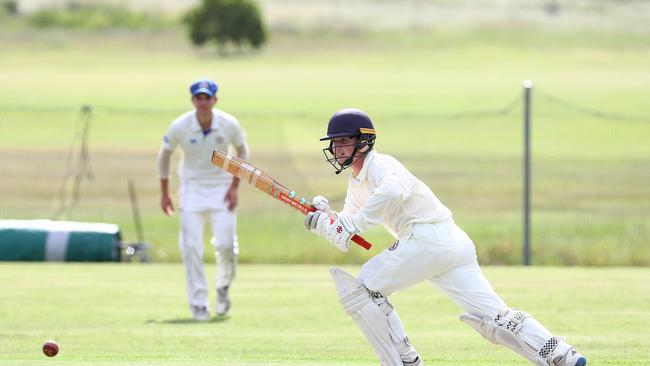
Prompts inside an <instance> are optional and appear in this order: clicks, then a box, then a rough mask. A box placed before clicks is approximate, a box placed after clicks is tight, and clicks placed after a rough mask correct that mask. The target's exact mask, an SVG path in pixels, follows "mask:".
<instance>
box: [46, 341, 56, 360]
mask: <svg viewBox="0 0 650 366" xmlns="http://www.w3.org/2000/svg"><path fill="white" fill-rule="evenodd" d="M43 353H44V354H45V356H47V357H54V356H56V354H57V353H59V345H58V344H56V342H54V341H47V342H45V343H43Z"/></svg>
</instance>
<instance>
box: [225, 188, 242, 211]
mask: <svg viewBox="0 0 650 366" xmlns="http://www.w3.org/2000/svg"><path fill="white" fill-rule="evenodd" d="M238 199H239V195H238V194H237V187H235V186H230V188H228V192H226V196H225V197H224V198H223V200H224V201H226V202H228V210H229V211H233V210H234V209H235V207H237V201H238Z"/></svg>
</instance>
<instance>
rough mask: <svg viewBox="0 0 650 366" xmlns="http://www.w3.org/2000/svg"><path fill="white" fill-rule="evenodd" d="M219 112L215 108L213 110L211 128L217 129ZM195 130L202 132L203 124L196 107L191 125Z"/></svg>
mask: <svg viewBox="0 0 650 366" xmlns="http://www.w3.org/2000/svg"><path fill="white" fill-rule="evenodd" d="M217 123H218V122H217V113H216V112H215V110H214V109H213V110H212V124H211V125H210V130H212V131H214V130H216V129H217ZM190 128H191V129H192V131H193V132H201V124H200V123H199V119H198V118H196V109H195V110H194V113H192V123H191V127H190Z"/></svg>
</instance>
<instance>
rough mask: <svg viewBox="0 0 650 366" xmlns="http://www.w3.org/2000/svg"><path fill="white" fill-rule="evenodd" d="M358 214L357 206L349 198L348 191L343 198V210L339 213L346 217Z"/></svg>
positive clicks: (352, 199) (350, 197)
mask: <svg viewBox="0 0 650 366" xmlns="http://www.w3.org/2000/svg"><path fill="white" fill-rule="evenodd" d="M357 212H359V204H358V203H356V202H355V200H354V198H353V197H352V196H351V193H350V191H349V190H348V193H347V194H346V196H345V203H344V204H343V210H341V212H340V213H342V214H346V215H354V214H356V213H357Z"/></svg>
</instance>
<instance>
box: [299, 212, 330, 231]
mask: <svg viewBox="0 0 650 366" xmlns="http://www.w3.org/2000/svg"><path fill="white" fill-rule="evenodd" d="M331 222H332V219H331V218H330V213H329V212H325V211H314V212H310V213H308V214H307V215H305V229H307V230H309V231H311V232H312V233H314V234H316V235H320V236H325V230H326V229H327V227H328V226H329V225H330V223H331Z"/></svg>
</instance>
